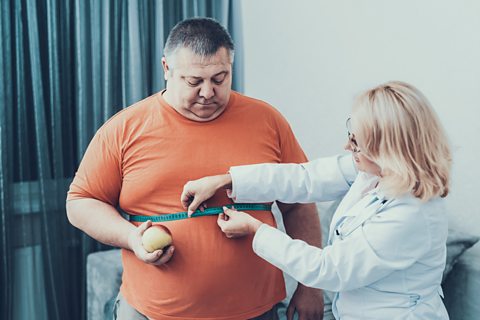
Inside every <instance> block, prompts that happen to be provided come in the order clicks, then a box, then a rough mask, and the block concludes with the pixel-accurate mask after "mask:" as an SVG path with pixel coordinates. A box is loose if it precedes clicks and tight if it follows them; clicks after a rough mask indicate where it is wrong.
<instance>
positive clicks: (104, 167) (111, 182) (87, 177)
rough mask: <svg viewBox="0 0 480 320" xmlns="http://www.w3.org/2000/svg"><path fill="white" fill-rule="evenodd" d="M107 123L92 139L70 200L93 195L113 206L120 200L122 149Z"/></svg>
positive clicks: (73, 184) (71, 187)
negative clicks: (105, 127)
mask: <svg viewBox="0 0 480 320" xmlns="http://www.w3.org/2000/svg"><path fill="white" fill-rule="evenodd" d="M103 129H104V127H102V128H100V130H99V131H98V132H97V133H96V134H95V136H94V137H93V139H92V141H91V142H90V144H89V146H88V148H87V150H86V151H85V154H84V156H83V159H82V161H81V163H80V166H79V168H78V171H77V173H76V174H75V177H74V179H73V181H72V184H71V185H70V190H69V191H68V195H67V201H69V200H74V199H82V198H93V199H97V200H100V201H103V202H105V203H108V204H110V205H112V206H116V205H117V204H118V198H119V194H120V190H121V186H122V170H121V167H122V166H121V151H120V148H119V147H118V145H117V144H116V143H115V142H114V141H115V138H114V137H110V138H109V137H108V135H107V134H106V132H104V131H103Z"/></svg>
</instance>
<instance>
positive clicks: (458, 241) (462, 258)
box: [87, 202, 480, 320]
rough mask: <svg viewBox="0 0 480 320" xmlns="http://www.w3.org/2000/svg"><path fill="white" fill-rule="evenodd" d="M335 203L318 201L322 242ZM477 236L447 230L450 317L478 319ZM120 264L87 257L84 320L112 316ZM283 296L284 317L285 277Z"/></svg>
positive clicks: (108, 256) (105, 255)
mask: <svg viewBox="0 0 480 320" xmlns="http://www.w3.org/2000/svg"><path fill="white" fill-rule="evenodd" d="M337 204H338V203H337V202H322V203H318V204H317V207H318V211H319V215H320V221H321V224H322V234H323V235H324V236H323V241H324V243H325V242H326V240H327V239H326V238H327V236H326V235H327V234H328V233H327V230H328V227H329V225H330V220H331V217H332V215H333V212H334V211H335V208H336V206H337ZM273 212H274V215H275V217H276V219H277V222H278V225H279V228H280V229H284V228H283V223H282V220H281V215H280V214H279V211H278V208H276V207H275V206H274V208H273ZM478 240H479V237H477V236H472V235H469V234H466V233H464V232H460V231H458V230H454V229H452V230H449V235H448V243H447V264H446V268H445V271H444V280H443V284H442V287H443V291H444V295H445V299H444V302H445V305H446V307H447V310H448V313H449V315H450V319H452V320H478V319H480V303H479V302H480V300H479V298H478V297H479V296H480V243H478ZM121 277H122V263H121V255H120V250H108V251H101V252H95V253H92V254H90V255H89V256H88V258H87V319H88V320H104V319H109V320H110V319H112V310H113V304H114V301H115V298H116V296H117V294H118V290H119V287H120V284H121ZM285 281H286V288H287V298H286V299H285V300H284V301H283V302H282V305H283V306H282V307H281V308H279V318H280V319H286V314H285V313H286V306H287V305H288V301H289V299H290V298H291V296H292V294H293V292H294V290H295V288H296V282H295V281H294V280H293V279H291V278H290V277H288V276H285ZM331 297H332V294H331V293H329V292H325V316H324V319H325V320H333V319H334V318H333V315H332V313H331V304H330V301H331Z"/></svg>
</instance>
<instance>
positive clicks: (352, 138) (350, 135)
mask: <svg viewBox="0 0 480 320" xmlns="http://www.w3.org/2000/svg"><path fill="white" fill-rule="evenodd" d="M351 119H352V118H348V119H347V121H346V123H345V125H346V127H347V135H348V143H349V144H350V147H351V148H352V151H353V152H354V153H359V152H360V148H359V147H358V143H357V140H355V135H354V134H353V133H352V132H351V131H352V130H351V124H350V120H351Z"/></svg>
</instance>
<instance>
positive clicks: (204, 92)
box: [200, 81, 215, 100]
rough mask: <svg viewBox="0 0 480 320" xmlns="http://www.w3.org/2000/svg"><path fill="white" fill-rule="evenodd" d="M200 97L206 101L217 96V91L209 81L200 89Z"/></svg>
mask: <svg viewBox="0 0 480 320" xmlns="http://www.w3.org/2000/svg"><path fill="white" fill-rule="evenodd" d="M200 96H201V97H203V98H205V99H206V100H208V99H210V98H213V96H215V89H214V88H213V85H212V84H211V83H210V82H209V81H205V82H204V83H203V84H202V87H201V88H200Z"/></svg>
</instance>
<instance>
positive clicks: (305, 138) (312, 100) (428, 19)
mask: <svg viewBox="0 0 480 320" xmlns="http://www.w3.org/2000/svg"><path fill="white" fill-rule="evenodd" d="M241 14H242V20H243V21H242V23H243V42H244V48H243V50H244V59H245V93H246V94H247V95H250V96H253V97H256V98H259V99H263V100H265V101H267V102H269V103H271V104H272V105H274V106H275V107H277V108H278V109H279V110H280V111H281V112H282V113H283V114H284V115H285V116H286V117H287V119H288V120H289V121H290V123H291V125H292V127H293V129H294V131H295V133H296V135H297V137H298V139H299V141H300V143H301V144H302V146H303V147H304V149H305V151H306V153H307V154H308V156H309V157H310V158H315V157H319V156H325V155H330V154H334V153H338V152H341V151H342V148H343V145H344V143H345V142H346V131H345V126H344V123H345V119H346V117H347V116H348V113H349V110H350V106H351V103H352V100H353V97H354V96H355V95H356V94H358V93H360V92H361V91H363V90H365V89H367V88H369V87H370V86H373V85H376V84H379V83H381V82H385V81H388V80H403V81H407V82H410V83H412V84H414V85H415V86H417V87H418V88H419V89H420V90H421V91H423V92H424V93H425V95H426V96H427V97H428V98H429V99H430V101H431V103H432V104H433V106H434V108H435V109H436V111H437V112H438V114H439V116H440V118H441V120H442V121H443V124H444V126H445V128H446V131H447V133H448V135H449V138H450V140H451V142H452V146H453V150H454V170H453V185H452V192H451V195H450V196H449V197H448V206H449V210H450V211H451V212H454V213H456V215H457V217H456V218H455V219H454V221H452V223H453V224H457V223H459V224H461V227H462V229H464V230H465V231H469V232H471V233H475V234H478V235H480V209H479V206H478V204H477V201H478V200H480V192H479V191H478V189H477V184H476V183H475V182H479V181H480V168H479V167H478V163H477V162H478V157H479V156H480V110H479V107H480V105H479V104H480V38H479V34H480V1H475V0H470V1H467V0H461V1H455V0H451V1H450V0H449V1H439V0H428V1H427V0H422V1H419V0H403V1H385V0H369V1H366V0H365V1H360V0H349V1H327V0H321V1H316V0H298V1H291V0H290V1H288V0H243V1H242V2H241Z"/></svg>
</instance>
